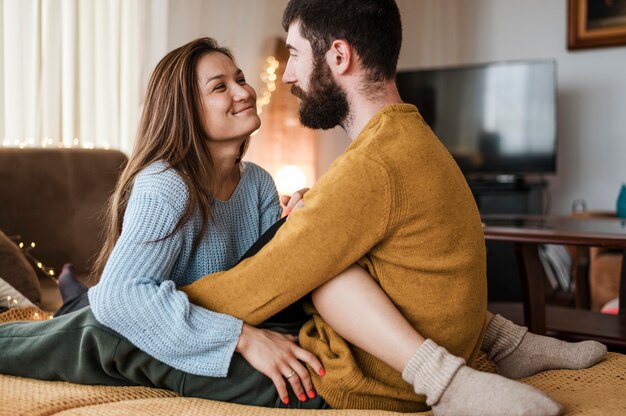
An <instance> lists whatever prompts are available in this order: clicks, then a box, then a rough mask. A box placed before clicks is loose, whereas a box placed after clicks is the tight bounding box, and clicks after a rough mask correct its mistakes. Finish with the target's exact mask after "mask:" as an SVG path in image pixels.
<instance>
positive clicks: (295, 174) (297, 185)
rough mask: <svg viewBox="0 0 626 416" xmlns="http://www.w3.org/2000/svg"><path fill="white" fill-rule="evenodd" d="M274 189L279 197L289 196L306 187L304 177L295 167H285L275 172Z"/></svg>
mask: <svg viewBox="0 0 626 416" xmlns="http://www.w3.org/2000/svg"><path fill="white" fill-rule="evenodd" d="M275 178H276V188H277V189H278V193H279V194H280V195H291V194H292V193H294V192H295V191H297V190H299V189H302V188H304V187H305V186H306V175H305V174H304V171H303V170H302V169H301V168H300V167H299V166H296V165H285V166H283V167H281V168H280V169H278V171H277V172H276V176H275Z"/></svg>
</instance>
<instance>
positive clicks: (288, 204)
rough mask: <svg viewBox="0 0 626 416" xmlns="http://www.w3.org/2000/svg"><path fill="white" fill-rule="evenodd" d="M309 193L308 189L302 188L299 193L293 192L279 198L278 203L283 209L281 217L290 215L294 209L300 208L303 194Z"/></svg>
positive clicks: (302, 203)
mask: <svg viewBox="0 0 626 416" xmlns="http://www.w3.org/2000/svg"><path fill="white" fill-rule="evenodd" d="M308 191H309V188H302V189H300V190H299V191H296V192H294V193H293V194H291V196H289V195H283V196H281V197H280V202H281V204H283V206H284V207H285V209H284V210H283V217H286V216H288V215H289V214H291V211H293V210H294V209H298V208H302V207H303V206H304V200H303V199H302V198H304V194H306V193H307V192H308Z"/></svg>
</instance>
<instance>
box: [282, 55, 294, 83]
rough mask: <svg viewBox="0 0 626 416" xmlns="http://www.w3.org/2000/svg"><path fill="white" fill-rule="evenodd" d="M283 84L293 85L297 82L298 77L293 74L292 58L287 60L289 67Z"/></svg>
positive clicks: (286, 68) (286, 69)
mask: <svg viewBox="0 0 626 416" xmlns="http://www.w3.org/2000/svg"><path fill="white" fill-rule="evenodd" d="M283 82H284V83H285V84H293V83H294V82H296V77H295V74H294V72H293V64H292V63H291V58H289V59H288V60H287V66H286V67H285V72H284V73H283Z"/></svg>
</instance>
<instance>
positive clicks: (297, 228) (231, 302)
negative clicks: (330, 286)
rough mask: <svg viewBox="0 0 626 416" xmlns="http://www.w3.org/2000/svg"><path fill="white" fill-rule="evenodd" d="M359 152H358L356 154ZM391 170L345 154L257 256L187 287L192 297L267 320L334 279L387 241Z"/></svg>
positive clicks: (240, 315) (240, 314)
mask: <svg viewBox="0 0 626 416" xmlns="http://www.w3.org/2000/svg"><path fill="white" fill-rule="evenodd" d="M354 153H356V152H354ZM389 185H390V184H389V182H388V176H387V173H386V171H385V170H384V169H383V168H382V167H381V166H380V165H379V164H378V163H376V162H375V161H372V160H371V159H368V158H365V157H363V156H358V155H357V156H349V155H345V156H343V160H342V161H341V162H340V163H335V165H334V166H333V168H332V169H331V171H329V172H328V173H327V174H326V175H324V176H323V177H322V178H320V180H319V181H318V183H317V184H316V185H315V186H314V188H313V189H311V190H310V191H309V192H308V193H307V194H306V195H305V206H304V208H302V209H299V210H297V211H294V212H293V213H292V215H291V217H290V218H289V221H287V224H286V225H285V226H283V227H281V229H280V230H278V232H277V233H276V236H275V237H274V238H273V239H272V240H271V241H270V242H269V243H268V244H267V245H266V246H265V247H264V248H263V249H262V250H261V251H260V252H259V253H258V254H257V255H255V256H254V257H251V258H249V259H246V260H244V261H242V262H241V263H239V264H238V265H237V266H235V267H234V268H232V269H231V270H228V271H226V272H220V273H214V274H210V275H207V276H204V277H203V278H201V279H199V280H197V281H196V282H194V283H193V284H191V285H188V286H185V287H183V288H182V290H183V291H184V292H186V293H187V294H188V295H189V299H190V301H191V302H193V303H195V304H198V305H201V306H203V307H205V308H207V309H210V310H213V311H216V312H222V313H225V314H228V315H232V316H235V317H238V318H240V319H242V320H244V321H246V322H248V323H250V324H252V325H256V324H259V323H261V322H263V321H264V320H266V319H267V318H269V317H271V316H272V315H274V314H275V313H277V312H278V311H280V310H282V309H284V308H285V307H287V306H289V305H290V304H292V303H293V302H295V301H296V300H298V299H300V298H301V297H303V296H304V295H306V294H307V293H309V292H311V291H312V290H313V289H315V288H316V287H318V286H320V285H322V284H323V283H325V282H326V281H328V280H330V279H331V278H333V277H334V276H336V275H337V274H339V273H340V272H342V271H343V270H345V269H346V268H347V267H348V266H350V265H351V264H353V263H354V262H355V261H357V260H358V259H360V258H361V257H363V256H364V255H365V254H366V253H367V252H368V251H369V250H370V249H371V248H372V247H373V246H375V245H376V244H377V243H378V242H380V241H381V240H382V238H383V236H384V235H385V232H386V229H387V222H388V215H389V208H390V189H389V188H390V186H389Z"/></svg>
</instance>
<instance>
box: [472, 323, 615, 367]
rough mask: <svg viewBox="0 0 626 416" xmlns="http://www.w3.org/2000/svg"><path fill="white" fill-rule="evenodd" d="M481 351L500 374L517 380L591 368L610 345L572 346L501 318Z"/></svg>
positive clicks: (488, 332) (489, 329)
mask: <svg viewBox="0 0 626 416" xmlns="http://www.w3.org/2000/svg"><path fill="white" fill-rule="evenodd" d="M481 349H482V350H483V351H484V352H485V353H486V354H487V357H488V358H489V359H490V360H491V361H493V362H494V363H495V364H496V366H497V367H498V374H501V375H503V376H505V377H508V378H514V379H519V378H524V377H529V376H532V375H533V374H537V373H538V372H540V371H545V370H556V369H570V370H577V369H580V368H587V367H590V366H592V365H594V364H595V363H597V362H598V361H600V360H601V359H602V357H604V355H605V354H606V346H604V345H603V344H601V343H599V342H597V341H582V342H576V343H572V342H565V341H561V340H558V339H556V338H551V337H546V336H541V335H535V334H532V333H530V332H528V328H526V327H523V326H519V325H515V324H514V323H513V322H511V321H509V320H508V319H506V318H504V317H502V316H501V315H496V316H495V317H494V318H493V319H492V320H491V322H490V323H489V325H488V326H487V330H486V331H485V338H484V340H483V344H482V347H481Z"/></svg>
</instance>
